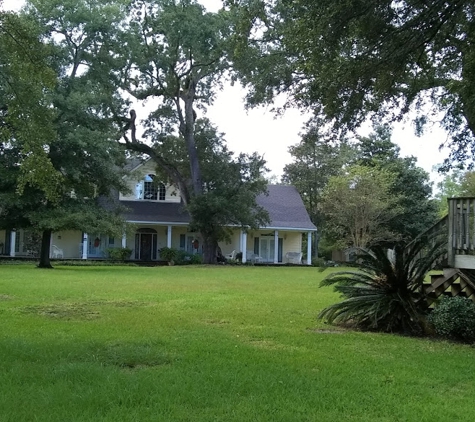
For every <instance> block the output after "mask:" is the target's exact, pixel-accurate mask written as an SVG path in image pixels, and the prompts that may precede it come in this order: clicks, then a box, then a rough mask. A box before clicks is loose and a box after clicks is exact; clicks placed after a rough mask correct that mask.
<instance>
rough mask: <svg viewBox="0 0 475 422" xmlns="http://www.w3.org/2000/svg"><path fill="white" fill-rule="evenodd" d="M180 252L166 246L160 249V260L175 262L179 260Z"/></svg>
mask: <svg viewBox="0 0 475 422" xmlns="http://www.w3.org/2000/svg"><path fill="white" fill-rule="evenodd" d="M178 253H179V250H178V249H175V248H167V247H166V246H165V247H163V248H162V249H160V259H163V260H165V261H168V262H174V261H175V260H176V259H177V258H178Z"/></svg>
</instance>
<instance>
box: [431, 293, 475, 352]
mask: <svg viewBox="0 0 475 422" xmlns="http://www.w3.org/2000/svg"><path fill="white" fill-rule="evenodd" d="M429 322H431V323H432V324H433V325H434V328H435V331H436V333H437V334H439V335H440V336H442V337H445V338H448V339H451V340H457V341H463V342H466V343H473V342H475V303H473V302H472V301H471V300H470V299H468V298H466V297H460V296H456V297H444V298H443V299H442V300H441V301H440V302H439V303H438V304H437V306H436V307H435V308H434V310H433V311H432V312H431V314H430V315H429Z"/></svg>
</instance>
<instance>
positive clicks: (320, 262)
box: [312, 258, 325, 267]
mask: <svg viewBox="0 0 475 422" xmlns="http://www.w3.org/2000/svg"><path fill="white" fill-rule="evenodd" d="M312 266H314V267H325V260H324V259H323V258H312Z"/></svg>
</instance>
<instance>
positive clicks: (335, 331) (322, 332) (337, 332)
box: [308, 328, 347, 334]
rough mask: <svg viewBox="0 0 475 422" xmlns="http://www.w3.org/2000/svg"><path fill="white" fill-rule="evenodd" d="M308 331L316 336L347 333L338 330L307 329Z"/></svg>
mask: <svg viewBox="0 0 475 422" xmlns="http://www.w3.org/2000/svg"><path fill="white" fill-rule="evenodd" d="M308 331H311V332H312V333H317V334H345V333H346V332H347V330H338V329H330V328H316V329H315V328H309V329H308Z"/></svg>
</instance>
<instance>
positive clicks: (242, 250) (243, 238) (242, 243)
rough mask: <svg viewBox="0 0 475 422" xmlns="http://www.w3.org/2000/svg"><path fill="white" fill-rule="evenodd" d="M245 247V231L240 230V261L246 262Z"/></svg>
mask: <svg viewBox="0 0 475 422" xmlns="http://www.w3.org/2000/svg"><path fill="white" fill-rule="evenodd" d="M246 249H247V232H245V231H244V230H241V252H242V263H243V264H245V263H246V252H247V251H246Z"/></svg>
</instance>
